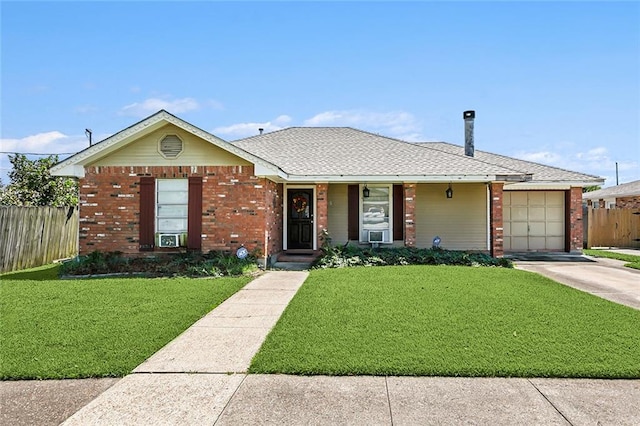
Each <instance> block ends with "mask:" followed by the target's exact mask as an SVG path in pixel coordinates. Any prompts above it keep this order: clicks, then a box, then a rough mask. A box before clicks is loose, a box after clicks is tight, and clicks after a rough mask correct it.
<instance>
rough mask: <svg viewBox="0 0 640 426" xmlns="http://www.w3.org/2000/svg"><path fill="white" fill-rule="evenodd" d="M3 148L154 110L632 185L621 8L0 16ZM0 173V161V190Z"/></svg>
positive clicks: (627, 47)
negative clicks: (410, 146)
mask: <svg viewBox="0 0 640 426" xmlns="http://www.w3.org/2000/svg"><path fill="white" fill-rule="evenodd" d="M0 7H1V10H0V13H1V28H2V29H1V43H2V45H1V60H2V63H1V66H2V68H1V78H2V80H1V83H2V86H1V89H2V91H1V95H0V96H1V107H2V111H1V119H2V121H1V125H2V128H1V134H0V138H1V149H0V151H9V152H16V151H17V152H35V153H66V152H76V151H78V150H81V149H83V148H85V147H86V146H87V139H86V137H85V134H84V129H85V128H90V129H92V130H93V134H94V141H97V140H101V139H103V138H105V137H107V136H109V135H111V134H113V133H116V132H118V131H120V130H122V129H124V128H126V127H128V126H130V125H131V124H133V123H135V122H137V121H139V120H140V119H142V118H144V117H146V116H148V115H151V114H153V113H154V112H156V111H157V110H159V109H166V110H168V111H169V112H172V113H174V114H176V115H178V116H179V117H180V118H182V119H184V120H186V121H188V122H190V123H192V124H194V125H196V126H198V127H200V128H202V129H204V130H207V131H210V132H212V133H214V134H215V135H217V136H219V137H221V138H223V139H226V140H234V139H238V138H241V137H245V136H249V135H253V134H256V133H257V129H258V128H259V127H263V128H265V130H266V131H272V130H276V129H280V128H284V127H289V126H352V127H356V128H360V129H364V130H368V131H372V132H375V133H380V134H383V135H386V136H392V137H397V138H402V139H406V140H410V141H447V142H451V143H457V144H462V143H463V141H464V132H463V120H462V112H463V111H464V110H467V109H475V110H476V113H477V115H476V124H475V139H476V141H475V142H476V149H481V150H486V151H490V152H495V153H499V154H504V155H510V156H514V157H518V158H523V159H528V160H531V161H537V162H541V163H544V164H549V165H553V166H558V167H563V168H567V169H571V170H576V171H581V172H584V173H589V174H594V175H598V176H602V177H604V178H606V184H605V186H610V185H615V163H616V162H618V165H619V177H620V183H624V182H628V181H632V180H637V179H640V4H639V3H637V2H618V3H616V2H532V3H529V2H406V3H404V2H299V3H293V2H255V3H253V2H234V3H230V2H229V3H227V2H204V1H201V2H179V3H178V2H151V1H146V2H38V3H36V2H6V1H3V2H2V3H1V4H0ZM9 167H10V165H9V163H8V160H7V158H6V155H0V169H2V170H0V176H1V178H2V181H3V183H5V184H6V183H8V179H7V178H6V173H7V172H8V169H9Z"/></svg>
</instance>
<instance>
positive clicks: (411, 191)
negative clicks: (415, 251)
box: [403, 183, 416, 247]
mask: <svg viewBox="0 0 640 426" xmlns="http://www.w3.org/2000/svg"><path fill="white" fill-rule="evenodd" d="M403 187H404V245H405V246H406V247H415V245H416V184H415V183H405V184H403Z"/></svg>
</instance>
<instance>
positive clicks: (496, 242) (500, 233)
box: [489, 182, 504, 257]
mask: <svg viewBox="0 0 640 426" xmlns="http://www.w3.org/2000/svg"><path fill="white" fill-rule="evenodd" d="M503 186H504V184H502V183H496V182H493V183H491V186H490V187H489V190H490V205H491V216H490V222H491V224H490V232H491V235H490V240H491V256H493V257H502V256H504V224H503V216H502V201H503V191H502V190H503Z"/></svg>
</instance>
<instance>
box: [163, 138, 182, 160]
mask: <svg viewBox="0 0 640 426" xmlns="http://www.w3.org/2000/svg"><path fill="white" fill-rule="evenodd" d="M160 152H161V153H162V155H164V156H165V157H166V158H176V157H177V156H178V155H180V153H181V152H182V140H181V139H180V138H179V137H177V136H176V135H167V136H165V137H164V138H163V139H162V140H161V141H160Z"/></svg>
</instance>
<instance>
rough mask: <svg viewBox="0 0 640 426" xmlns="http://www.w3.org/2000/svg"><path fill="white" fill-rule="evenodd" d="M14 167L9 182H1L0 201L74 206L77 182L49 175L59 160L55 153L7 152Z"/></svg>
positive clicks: (4, 202) (0, 202)
mask: <svg viewBox="0 0 640 426" xmlns="http://www.w3.org/2000/svg"><path fill="white" fill-rule="evenodd" d="M9 161H10V162H11V164H12V166H13V168H12V169H11V171H10V172H9V180H10V183H9V184H8V185H7V186H4V187H3V186H1V185H0V205H10V206H54V207H60V206H75V205H77V204H78V183H77V182H76V181H75V180H74V179H72V178H67V177H59V176H51V173H50V172H49V169H50V168H51V167H52V166H54V165H55V164H56V163H57V162H58V156H57V155H50V156H48V157H44V158H40V159H37V160H29V159H28V158H27V157H26V156H25V155H23V154H15V155H9Z"/></svg>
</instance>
